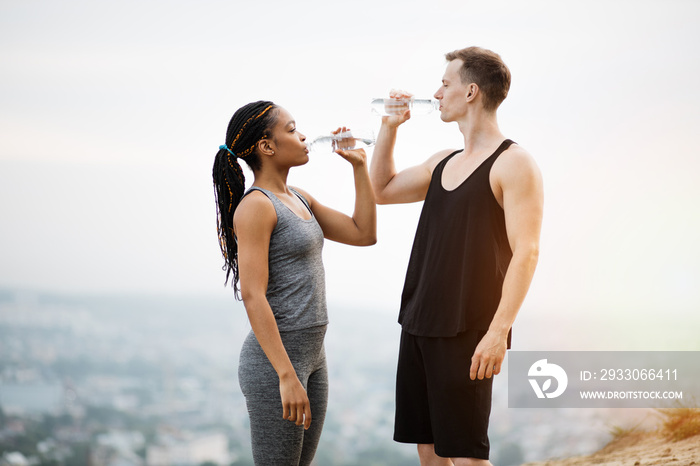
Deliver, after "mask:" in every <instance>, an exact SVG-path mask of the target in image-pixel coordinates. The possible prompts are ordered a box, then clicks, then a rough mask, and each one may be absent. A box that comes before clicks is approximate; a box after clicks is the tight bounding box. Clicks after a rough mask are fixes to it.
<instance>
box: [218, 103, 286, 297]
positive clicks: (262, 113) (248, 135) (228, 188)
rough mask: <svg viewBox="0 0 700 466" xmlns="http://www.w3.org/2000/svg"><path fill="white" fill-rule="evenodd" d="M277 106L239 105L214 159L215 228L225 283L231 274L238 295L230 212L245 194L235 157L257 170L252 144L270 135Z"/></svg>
mask: <svg viewBox="0 0 700 466" xmlns="http://www.w3.org/2000/svg"><path fill="white" fill-rule="evenodd" d="M276 108H277V106H276V105H275V104H274V103H272V102H268V101H258V102H253V103H250V104H248V105H244V106H243V107H241V108H239V109H238V110H237V111H236V113H234V114H233V117H232V118H231V121H229V124H228V129H227V130H226V148H224V147H223V146H222V148H220V149H219V152H217V153H216V157H215V159H214V168H213V170H212V177H213V180H214V196H215V199H216V213H217V217H216V230H217V232H218V236H219V247H220V248H221V254H222V255H223V257H224V265H223V267H222V269H223V270H225V271H226V281H225V282H224V283H228V280H229V277H230V276H231V274H233V279H232V280H231V285H232V286H233V289H234V292H235V295H236V297H237V298H238V297H239V296H238V291H239V290H238V280H239V276H238V244H237V242H236V236H235V234H234V231H233V214H234V212H235V211H236V208H237V207H238V204H239V203H240V202H241V199H242V198H243V194H244V193H245V175H244V174H243V169H242V168H241V165H240V163H239V162H238V159H239V158H242V159H243V160H245V162H246V163H247V164H248V166H249V167H250V169H251V170H253V172H255V171H257V170H259V169H260V167H261V162H260V158H259V156H258V153H257V152H256V151H255V147H256V144H257V143H258V141H260V140H261V139H264V138H267V137H269V136H270V135H271V129H272V126H273V125H274V124H275V122H276V120H277V112H275V111H274V110H275V109H276ZM227 148H228V149H227Z"/></svg>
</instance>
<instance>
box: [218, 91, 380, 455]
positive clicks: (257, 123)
mask: <svg viewBox="0 0 700 466" xmlns="http://www.w3.org/2000/svg"><path fill="white" fill-rule="evenodd" d="M305 140H306V137H305V136H304V135H303V134H301V133H300V132H298V131H297V129H296V123H295V122H294V119H293V118H292V116H291V115H290V114H289V112H287V111H286V110H285V109H283V108H281V107H278V106H277V105H275V104H273V103H272V102H267V101H259V102H253V103H250V104H248V105H245V106H244V107H242V108H240V109H239V110H238V111H236V113H235V114H234V115H233V118H231V121H230V122H229V125H228V130H227V132H226V145H225V146H221V147H220V148H219V152H218V153H217V154H216V160H215V162H214V170H213V177H214V188H215V192H216V198H217V211H218V223H217V228H218V232H219V242H220V245H221V251H222V253H223V256H224V259H225V265H224V270H226V281H227V282H228V279H229V277H230V276H231V275H233V277H232V280H231V281H232V285H233V287H234V290H235V292H236V294H238V291H239V289H238V283H239V280H240V295H241V297H242V299H243V304H244V305H245V309H246V312H247V314H248V319H249V320H250V324H251V327H252V331H251V332H250V334H249V335H248V337H247V338H246V340H245V342H244V343H243V348H242V349H241V356H240V366H239V372H238V376H239V381H240V385H241V389H242V391H243V394H244V395H245V398H246V405H247V407H248V413H249V416H250V427H251V440H252V446H253V457H254V459H255V464H257V465H275V466H279V465H294V466H296V465H308V464H310V463H311V460H312V459H313V456H314V453H315V452H316V447H317V446H318V441H319V438H320V436H321V430H322V428H323V421H324V417H325V412H326V403H327V399H328V372H327V369H326V358H325V351H324V347H323V338H324V335H325V332H326V325H327V324H328V317H327V312H326V296H325V278H324V271H323V263H322V261H321V248H322V246H323V239H324V238H328V239H330V240H333V241H338V242H340V243H346V244H351V245H356V246H365V245H371V244H374V243H375V242H376V207H375V202H374V193H373V191H372V187H371V184H370V180H369V174H368V171H367V157H366V155H365V152H364V150H362V149H357V150H337V151H336V152H337V153H338V154H339V155H340V156H341V157H343V158H344V159H345V160H347V161H348V162H350V164H351V166H352V168H353V174H354V178H355V192H356V194H355V211H354V213H353V215H352V217H350V216H347V215H345V214H342V213H340V212H337V211H335V210H333V209H330V208H328V207H326V206H324V205H322V204H320V203H319V202H318V201H317V200H316V199H314V198H313V197H312V196H310V195H309V194H308V193H306V192H305V191H303V190H301V189H298V188H291V187H289V186H287V175H288V173H289V170H290V169H291V168H292V167H296V166H299V165H303V164H305V163H306V162H307V161H308V160H309V155H308V152H309V151H308V149H307V147H306V144H305V142H304V141H305ZM238 159H243V160H244V161H245V162H246V163H247V164H248V166H249V167H250V168H251V170H252V171H253V174H254V176H255V180H254V181H253V185H252V187H251V188H250V189H249V190H248V191H247V192H245V194H244V190H245V178H244V176H243V171H242V170H241V166H240V165H239V162H238ZM302 426H303V427H302Z"/></svg>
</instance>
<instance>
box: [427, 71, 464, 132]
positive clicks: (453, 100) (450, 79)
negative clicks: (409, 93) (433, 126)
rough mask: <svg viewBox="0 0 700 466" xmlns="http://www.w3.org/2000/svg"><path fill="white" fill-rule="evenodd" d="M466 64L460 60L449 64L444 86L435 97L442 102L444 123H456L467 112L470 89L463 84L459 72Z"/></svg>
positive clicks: (443, 78)
mask: <svg viewBox="0 0 700 466" xmlns="http://www.w3.org/2000/svg"><path fill="white" fill-rule="evenodd" d="M463 63H464V62H463V61H462V60H460V59H455V60H452V61H451V62H449V63H448V64H447V68H446V69H445V74H444V75H443V77H442V85H441V86H440V88H439V89H438V90H437V92H436V93H435V95H434V97H435V98H436V99H437V100H439V101H440V118H441V119H442V121H455V120H457V119H458V118H460V117H461V116H462V115H464V114H465V113H466V111H467V100H466V99H467V93H468V91H469V89H468V88H467V86H466V85H464V84H463V83H462V79H461V77H460V75H459V70H460V68H461V67H462V64H463Z"/></svg>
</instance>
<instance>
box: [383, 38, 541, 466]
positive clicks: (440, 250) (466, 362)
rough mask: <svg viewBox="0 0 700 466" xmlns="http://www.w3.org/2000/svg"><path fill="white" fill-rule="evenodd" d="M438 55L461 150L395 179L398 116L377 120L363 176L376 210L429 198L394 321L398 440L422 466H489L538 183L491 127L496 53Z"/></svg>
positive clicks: (527, 267) (533, 257)
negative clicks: (496, 392) (494, 408)
mask: <svg viewBox="0 0 700 466" xmlns="http://www.w3.org/2000/svg"><path fill="white" fill-rule="evenodd" d="M446 58H447V60H448V64H447V68H446V70H445V74H444V77H443V79H442V85H441V86H440V88H439V89H438V91H437V92H436V93H435V98H436V99H437V100H439V101H440V118H441V119H442V120H443V121H445V122H456V123H457V125H458V126H459V130H460V132H461V133H462V136H463V137H464V149H461V150H458V151H457V150H452V149H446V150H441V151H439V152H437V153H436V154H434V155H433V156H431V157H430V158H428V159H427V160H426V161H425V162H423V163H421V164H419V165H417V166H414V167H411V168H407V169H405V170H402V171H400V172H397V170H396V168H395V165H394V155H393V152H394V144H395V142H396V135H397V129H398V127H399V126H400V125H401V124H402V123H404V122H405V121H406V120H408V119H409V118H410V111H409V110H406V111H404V113H403V114H400V115H392V116H385V117H383V118H382V126H381V129H380V130H379V134H378V137H377V144H376V146H375V149H374V155H373V158H372V163H371V168H370V174H371V179H372V184H373V187H374V190H375V196H376V199H377V202H378V203H379V204H396V203H406V202H418V201H423V200H424V201H425V203H424V205H423V211H422V213H421V217H420V220H419V223H418V228H417V231H416V237H415V240H414V244H413V249H412V252H411V258H410V261H409V265H408V271H407V273H406V281H405V284H404V290H403V294H402V299H401V310H400V313H399V322H400V323H401V326H402V333H401V347H400V350H399V362H398V370H397V384H396V422H395V431H394V440H396V441H398V442H406V443H416V444H418V455H419V457H420V461H421V465H423V466H428V465H431V466H432V465H452V464H454V465H455V466H463V465H490V464H491V463H490V462H489V461H488V457H489V440H488V435H487V430H488V418H489V414H490V410H491V385H492V381H493V379H492V376H493V375H495V374H498V373H499V372H500V370H501V364H502V362H503V359H504V358H505V354H506V349H507V348H509V347H510V329H511V326H512V325H513V322H514V320H515V317H516V314H517V313H518V310H519V308H520V306H521V305H522V302H523V300H524V299H525V295H526V294H527V290H528V288H529V286H530V282H531V280H532V276H533V274H534V271H535V266H536V264H537V258H538V251H539V236H540V226H541V223H542V204H543V192H542V179H541V175H540V172H539V169H538V168H537V165H536V164H535V161H534V160H533V158H532V157H531V156H530V154H528V153H527V152H526V151H525V150H524V149H523V148H522V147H520V146H519V145H517V144H515V143H513V142H512V141H510V140H507V139H506V138H505V137H504V136H503V135H502V134H501V132H500V130H499V128H498V122H497V117H496V111H497V109H498V106H499V105H500V104H501V102H502V101H503V100H504V99H505V98H506V95H507V94H508V89H509V88H510V71H509V70H508V68H507V67H506V65H505V64H504V63H503V61H502V60H501V57H500V56H499V55H497V54H496V53H493V52H491V51H489V50H485V49H482V48H478V47H469V48H466V49H463V50H457V51H454V52H451V53H448V54H447V55H446ZM391 97H392V98H395V99H408V98H410V97H411V96H410V94H406V93H403V92H400V91H392V93H391Z"/></svg>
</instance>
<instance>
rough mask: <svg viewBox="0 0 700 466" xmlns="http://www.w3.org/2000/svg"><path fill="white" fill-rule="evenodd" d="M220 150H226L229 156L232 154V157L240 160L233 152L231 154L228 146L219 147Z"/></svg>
mask: <svg viewBox="0 0 700 466" xmlns="http://www.w3.org/2000/svg"><path fill="white" fill-rule="evenodd" d="M219 149H226V151H228V153H229V154H231V155H233V156H234V157H236V158H238V156H237V155H236V154H234V153H233V152H231V149H229V148H228V146H225V145H223V144H222V145H220V146H219Z"/></svg>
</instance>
